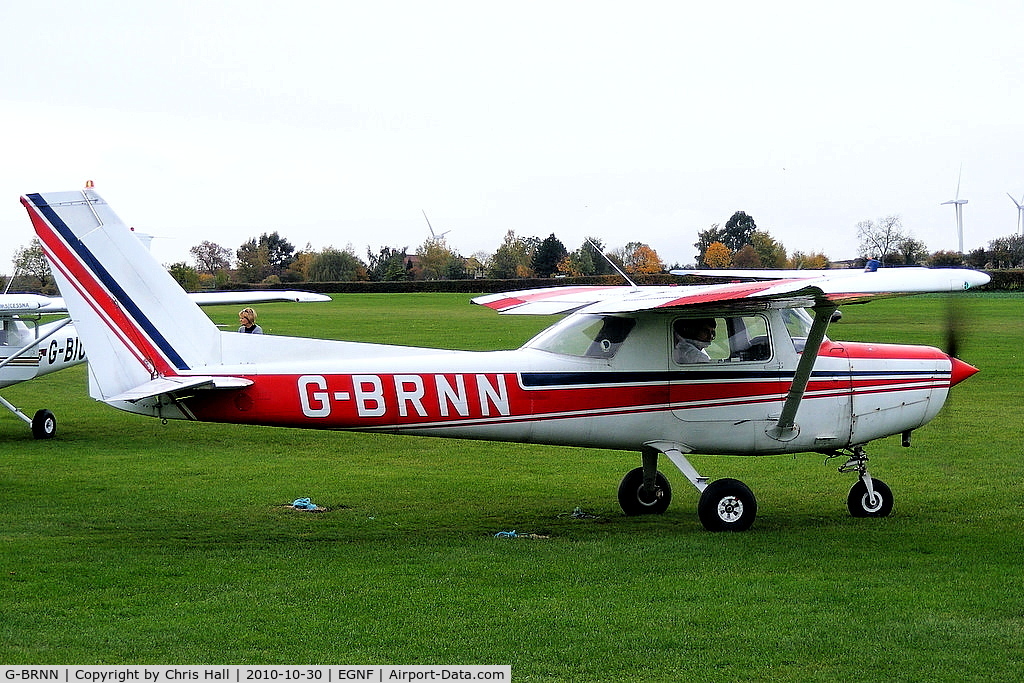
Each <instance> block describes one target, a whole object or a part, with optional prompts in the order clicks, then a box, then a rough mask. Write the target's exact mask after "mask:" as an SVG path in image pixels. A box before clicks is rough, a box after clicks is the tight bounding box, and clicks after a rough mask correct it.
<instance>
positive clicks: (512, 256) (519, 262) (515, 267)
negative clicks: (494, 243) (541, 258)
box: [487, 230, 534, 280]
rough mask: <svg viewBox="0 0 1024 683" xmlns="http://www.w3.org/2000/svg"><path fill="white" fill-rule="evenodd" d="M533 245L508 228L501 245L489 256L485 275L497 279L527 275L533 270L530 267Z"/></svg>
mask: <svg viewBox="0 0 1024 683" xmlns="http://www.w3.org/2000/svg"><path fill="white" fill-rule="evenodd" d="M533 247H534V244H533V243H532V242H531V240H530V239H528V238H522V237H519V236H517V235H516V233H515V232H514V231H512V230H509V231H508V232H506V233H505V239H504V240H503V241H502V243H501V246H500V247H498V250H497V251H495V252H494V256H492V257H491V261H490V264H489V266H488V268H487V277H490V278H494V279H497V280H507V279H511V278H519V277H528V276H529V275H531V274H532V272H533V271H532V270H531V269H530V261H531V260H532V259H533V251H534V248H533Z"/></svg>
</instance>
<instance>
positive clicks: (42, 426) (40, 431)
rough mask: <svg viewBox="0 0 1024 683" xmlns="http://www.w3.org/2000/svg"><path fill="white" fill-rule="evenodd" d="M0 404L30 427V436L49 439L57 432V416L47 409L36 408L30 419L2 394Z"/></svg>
mask: <svg viewBox="0 0 1024 683" xmlns="http://www.w3.org/2000/svg"><path fill="white" fill-rule="evenodd" d="M0 406H3V407H4V408H6V409H7V410H9V411H11V413H13V414H14V416H15V417H16V418H18V419H19V420H21V421H22V422H24V423H25V424H27V425H28V426H29V427H31V428H32V436H34V437H35V438H37V439H51V438H53V437H54V436H55V435H56V434H57V418H55V417H54V416H53V413H51V412H50V411H49V410H38V411H36V414H35V415H34V416H33V417H32V419H29V417H28V415H26V414H25V413H23V412H21V410H19V409H18V406H16V405H14V404H13V403H11V402H10V401H8V400H7V399H5V398H4V397H3V396H0Z"/></svg>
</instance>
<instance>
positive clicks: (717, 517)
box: [697, 479, 757, 531]
mask: <svg viewBox="0 0 1024 683" xmlns="http://www.w3.org/2000/svg"><path fill="white" fill-rule="evenodd" d="M697 516H698V517H699V518H700V523H701V524H703V525H704V528H705V529H707V530H708V531H746V530H747V529H749V528H750V525H751V524H753V523H754V518H755V517H756V516H757V500H756V499H755V498H754V493H753V492H752V491H751V490H750V488H749V487H748V486H747V485H746V484H744V483H743V482H742V481H739V480H736V479H718V480H716V481H713V482H711V483H710V484H708V485H707V487H706V488H705V489H704V492H703V493H701V494H700V502H698V503H697Z"/></svg>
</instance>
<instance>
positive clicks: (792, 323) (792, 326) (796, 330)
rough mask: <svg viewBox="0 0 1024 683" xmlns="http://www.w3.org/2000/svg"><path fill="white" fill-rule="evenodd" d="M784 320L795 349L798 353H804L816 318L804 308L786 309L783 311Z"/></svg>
mask: <svg viewBox="0 0 1024 683" xmlns="http://www.w3.org/2000/svg"><path fill="white" fill-rule="evenodd" d="M782 319H783V320H784V321H785V323H786V330H788V331H789V336H790V338H792V340H793V348H795V349H796V351H797V353H802V352H803V350H804V346H805V345H806V344H807V335H808V334H810V332H811V324H812V323H813V322H814V318H813V317H812V316H811V314H810V313H808V312H807V310H806V309H804V308H785V309H783V310H782Z"/></svg>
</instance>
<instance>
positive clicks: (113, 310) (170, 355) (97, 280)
mask: <svg viewBox="0 0 1024 683" xmlns="http://www.w3.org/2000/svg"><path fill="white" fill-rule="evenodd" d="M28 198H29V200H30V201H31V202H32V204H33V205H34V207H35V208H36V210H37V211H38V212H39V214H40V215H41V217H45V219H46V221H47V222H48V223H49V225H50V227H51V228H52V229H53V231H54V232H55V233H56V235H59V237H60V238H61V241H62V242H63V244H62V245H61V246H65V248H66V249H69V250H70V252H74V255H76V256H77V259H76V258H74V256H72V254H71V253H70V252H69V253H68V254H66V255H61V256H63V257H61V256H58V257H57V258H55V259H54V260H55V261H56V262H58V263H63V264H64V265H65V269H66V270H68V271H75V276H74V277H68V280H69V281H70V282H72V283H74V282H76V281H77V282H79V283H81V286H82V287H84V288H86V289H90V284H93V286H94V287H95V288H97V289H98V291H100V292H102V293H103V294H105V295H106V296H95V294H94V293H93V292H90V294H92V296H90V297H88V298H91V299H93V301H94V302H95V304H93V305H94V306H98V307H99V308H97V311H98V312H101V313H102V314H103V317H105V318H107V319H108V320H109V322H108V325H111V327H112V329H115V330H118V331H121V332H124V331H125V330H126V328H127V329H131V328H135V329H137V330H139V331H141V332H142V333H144V335H145V336H146V337H147V338H148V339H149V340H150V341H151V342H152V345H153V346H155V347H156V348H155V349H152V350H153V351H159V353H153V354H152V356H153V357H154V359H155V358H156V357H157V356H159V355H162V356H163V358H165V359H167V360H168V361H170V365H173V367H174V368H177V370H189V369H190V368H189V367H188V364H187V363H186V362H185V360H184V359H183V358H182V357H181V356H180V355H179V354H178V353H177V351H175V350H174V347H172V346H171V344H170V343H169V342H168V341H167V340H166V339H165V338H164V336H163V335H161V334H160V332H159V331H158V330H157V329H156V327H155V326H154V325H153V323H152V322H151V321H150V320H149V319H148V318H147V317H146V316H145V314H143V312H142V311H141V310H140V309H139V307H138V306H137V305H136V304H135V302H134V301H132V299H131V298H130V297H129V296H128V294H127V293H126V292H125V291H124V290H123V289H122V288H121V286H120V285H118V284H117V282H116V281H115V280H114V278H113V277H112V276H111V275H110V273H109V272H107V270H106V269H105V268H104V267H103V266H102V265H101V264H100V263H99V261H98V260H97V259H96V257H95V256H94V255H93V254H92V252H91V251H90V250H89V248H88V247H87V246H86V245H85V244H84V243H83V242H82V241H81V240H80V239H79V238H78V237H77V236H76V235H75V234H74V232H73V231H72V230H71V228H69V227H68V226H67V224H66V223H65V222H64V221H63V219H61V217H60V216H59V215H57V213H56V212H55V211H54V210H53V209H52V208H51V207H50V206H49V205H48V204H47V203H46V200H45V199H43V197H42V196H41V195H39V194H30V195H28ZM86 201H88V199H86ZM49 246H50V248H51V251H56V250H55V249H54V245H53V244H52V243H51V244H50V245H49ZM68 275H70V273H65V276H66V277H67V276H68ZM79 291H80V292H81V289H80V290H79ZM83 294H84V293H83ZM105 299H106V300H108V301H111V302H112V303H113V304H114V305H109V304H108V305H103V303H102V301H104V300H105ZM126 313H127V315H125V314H126ZM121 321H123V323H128V324H127V325H122V324H120V323H121ZM133 322H134V324H132V323H133ZM140 336H141V335H140ZM135 341H136V343H135V344H134V345H135V346H139V347H142V344H140V343H138V342H141V340H139V339H137V340H135ZM129 345H130V346H131V345H132V344H129ZM141 350H142V349H141V348H140V351H141ZM143 353H144V351H143ZM168 369H170V368H169V367H168Z"/></svg>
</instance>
